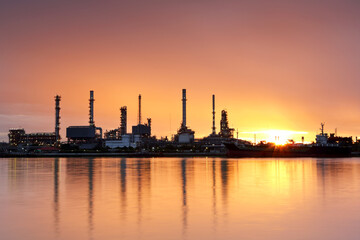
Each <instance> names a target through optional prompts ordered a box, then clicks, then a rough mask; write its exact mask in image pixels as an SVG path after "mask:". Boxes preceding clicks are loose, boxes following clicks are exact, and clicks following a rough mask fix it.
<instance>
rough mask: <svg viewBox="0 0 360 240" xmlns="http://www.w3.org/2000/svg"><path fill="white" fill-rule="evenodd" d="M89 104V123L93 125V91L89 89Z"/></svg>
mask: <svg viewBox="0 0 360 240" xmlns="http://www.w3.org/2000/svg"><path fill="white" fill-rule="evenodd" d="M89 101H90V105H89V109H90V112H89V124H90V126H95V122H94V101H95V99H94V91H93V90H91V91H90V99H89Z"/></svg>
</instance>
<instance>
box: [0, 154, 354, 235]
mask: <svg viewBox="0 0 360 240" xmlns="http://www.w3.org/2000/svg"><path fill="white" fill-rule="evenodd" d="M359 222H360V158H348V159H239V160H237V159H220V158H219V159H212V158H185V159H181V158H154V159H131V158H128V159H126V158H89V159H86V158H59V159H56V158H47V159H26V158H24V159H0V238H1V239H2V240H7V239H11V240H13V239H37V240H42V239H47V240H48V239H150V240H151V239H156V240H158V239H327V240H329V239H359V234H360V228H359V227H358V225H359Z"/></svg>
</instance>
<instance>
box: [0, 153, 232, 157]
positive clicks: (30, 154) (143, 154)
mask: <svg viewBox="0 0 360 240" xmlns="http://www.w3.org/2000/svg"><path fill="white" fill-rule="evenodd" d="M9 157H13V158H14V157H21V158H23V157H26V158H40V157H127V158H131V157H132V158H149V157H226V154H225V153H191V152H181V153H152V152H137V153H114V152H111V153H102V152H93V153H0V158H9Z"/></svg>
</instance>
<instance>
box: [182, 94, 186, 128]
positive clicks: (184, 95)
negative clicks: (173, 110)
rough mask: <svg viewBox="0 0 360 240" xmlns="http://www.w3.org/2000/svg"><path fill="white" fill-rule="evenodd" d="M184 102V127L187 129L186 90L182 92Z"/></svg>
mask: <svg viewBox="0 0 360 240" xmlns="http://www.w3.org/2000/svg"><path fill="white" fill-rule="evenodd" d="M182 102H183V120H182V127H184V128H185V127H186V89H183V90H182Z"/></svg>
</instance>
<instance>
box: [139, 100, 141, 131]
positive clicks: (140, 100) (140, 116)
mask: <svg viewBox="0 0 360 240" xmlns="http://www.w3.org/2000/svg"><path fill="white" fill-rule="evenodd" d="M140 124H141V94H139V125H140Z"/></svg>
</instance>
